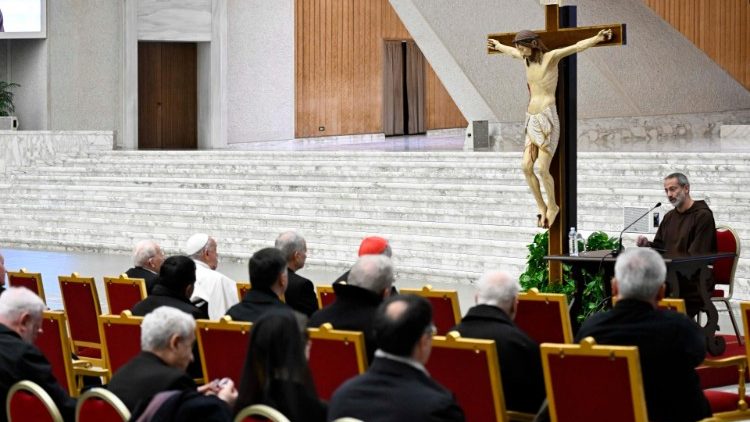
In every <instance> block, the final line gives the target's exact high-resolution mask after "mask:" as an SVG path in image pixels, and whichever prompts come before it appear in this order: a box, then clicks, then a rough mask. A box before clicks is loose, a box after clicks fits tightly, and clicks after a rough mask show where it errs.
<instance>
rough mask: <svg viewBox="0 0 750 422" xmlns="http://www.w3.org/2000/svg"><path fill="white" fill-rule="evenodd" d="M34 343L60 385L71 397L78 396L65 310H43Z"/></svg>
mask: <svg viewBox="0 0 750 422" xmlns="http://www.w3.org/2000/svg"><path fill="white" fill-rule="evenodd" d="M35 344H36V347H38V348H39V350H41V351H42V353H44V357H46V358H47V360H48V361H49V363H50V365H52V374H53V375H54V376H55V379H57V382H58V383H60V386H62V388H63V389H64V390H67V391H68V394H70V395H71V396H72V397H76V396H78V387H77V386H76V382H75V376H74V375H73V360H72V357H71V356H72V355H71V353H70V338H69V337H68V327H67V325H65V312H63V311H45V312H44V314H43V320H42V333H41V334H39V337H37V339H36V342H35Z"/></svg>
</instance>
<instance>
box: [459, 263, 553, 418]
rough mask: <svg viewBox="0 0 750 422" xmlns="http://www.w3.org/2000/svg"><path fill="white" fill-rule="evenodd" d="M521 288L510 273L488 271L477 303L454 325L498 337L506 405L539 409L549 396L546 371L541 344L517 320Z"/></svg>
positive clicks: (479, 287)
mask: <svg viewBox="0 0 750 422" xmlns="http://www.w3.org/2000/svg"><path fill="white" fill-rule="evenodd" d="M519 289H520V286H519V285H518V281H516V280H514V279H513V278H512V277H511V276H510V275H508V274H507V273H504V272H500V271H495V272H488V273H486V274H484V275H483V276H482V277H481V278H480V279H479V281H478V282H477V284H476V296H475V300H476V303H477V305H476V306H474V307H473V308H471V309H469V312H467V313H466V316H464V318H463V319H462V320H461V323H460V324H458V325H457V326H456V327H455V328H453V329H454V330H456V331H458V332H459V333H461V337H469V338H480V339H487V340H495V346H496V347H497V356H498V360H499V361H500V376H501V379H502V383H503V394H504V396H505V406H506V407H507V408H508V409H510V410H515V411H519V412H526V413H536V412H537V411H538V410H539V406H541V404H542V401H544V397H545V390H544V373H543V371H542V360H541V355H540V352H539V345H538V344H537V343H536V342H535V341H534V340H532V339H531V338H530V337H529V336H528V335H527V334H526V333H524V332H523V331H522V330H521V329H520V328H518V326H516V324H514V323H513V318H514V317H515V315H516V309H517V308H516V307H517V305H518V291H519Z"/></svg>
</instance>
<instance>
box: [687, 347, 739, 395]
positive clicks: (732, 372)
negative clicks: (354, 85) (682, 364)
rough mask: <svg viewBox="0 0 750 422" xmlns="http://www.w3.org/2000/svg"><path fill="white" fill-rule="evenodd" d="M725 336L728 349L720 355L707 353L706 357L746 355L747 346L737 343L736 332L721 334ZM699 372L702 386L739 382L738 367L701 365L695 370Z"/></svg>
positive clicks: (711, 386)
mask: <svg viewBox="0 0 750 422" xmlns="http://www.w3.org/2000/svg"><path fill="white" fill-rule="evenodd" d="M719 335H721V337H723V338H724V341H725V343H726V345H727V348H726V350H724V353H722V354H721V355H719V356H711V355H710V354H708V353H706V358H711V359H724V358H728V357H731V356H744V355H745V346H744V345H741V344H739V343H737V337H736V336H735V335H734V334H719ZM695 371H696V372H697V373H698V377H699V378H700V381H701V388H703V389H706V388H715V387H723V386H726V385H734V384H737V367H735V366H728V367H726V368H708V367H705V366H699V367H698V368H696V370H695ZM745 379H746V380H750V378H748V376H747V375H746V376H745Z"/></svg>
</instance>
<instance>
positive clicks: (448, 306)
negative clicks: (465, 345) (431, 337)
mask: <svg viewBox="0 0 750 422" xmlns="http://www.w3.org/2000/svg"><path fill="white" fill-rule="evenodd" d="M427 300H429V301H430V303H431V304H432V321H433V322H434V324H435V328H437V334H438V335H440V336H444V335H445V334H446V333H448V331H449V330H450V329H451V328H453V327H455V326H456V324H458V323H459V321H456V316H455V314H454V313H453V302H452V301H451V300H450V298H448V297H428V298H427Z"/></svg>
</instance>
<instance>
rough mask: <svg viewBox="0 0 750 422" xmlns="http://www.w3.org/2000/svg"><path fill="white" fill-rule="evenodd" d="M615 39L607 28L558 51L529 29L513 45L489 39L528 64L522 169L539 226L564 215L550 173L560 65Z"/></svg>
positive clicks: (493, 46) (490, 44) (555, 138)
mask: <svg viewBox="0 0 750 422" xmlns="http://www.w3.org/2000/svg"><path fill="white" fill-rule="evenodd" d="M611 38H612V30H611V29H603V30H601V31H599V33H598V34H596V35H595V36H593V37H591V38H587V39H585V40H581V41H579V42H577V43H575V44H573V45H570V46H567V47H561V48H558V49H555V50H549V49H547V47H545V45H544V43H542V40H541V39H540V38H539V35H538V34H536V33H535V32H533V31H529V30H523V31H520V32H518V34H516V37H515V38H514V39H513V46H507V45H504V44H501V43H500V42H498V41H497V40H493V39H491V38H490V39H488V40H487V47H489V48H490V49H492V50H495V51H497V52H499V53H501V54H505V55H507V56H510V57H512V58H515V59H523V60H524V61H525V63H526V81H527V83H528V88H529V96H530V98H529V106H528V108H527V110H526V122H525V124H524V126H525V132H526V141H525V146H524V152H523V163H522V166H523V174H524V177H525V178H526V183H528V185H529V189H530V190H531V193H532V194H533V195H534V200H536V204H537V207H538V209H539V214H537V226H539V227H545V228H548V227H550V226H552V223H554V222H555V218H556V217H557V214H558V213H559V212H560V207H559V206H558V205H557V202H556V201H555V180H554V179H553V178H552V174H550V171H549V168H550V164H551V163H552V157H554V155H555V150H556V149H557V142H558V140H559V139H560V121H559V119H558V117H557V107H556V104H555V90H556V89H557V74H558V72H557V65H558V63H560V60H562V59H563V58H565V57H567V56H570V55H571V54H575V53H578V52H581V51H583V50H586V49H588V48H590V47H593V46H595V45H596V44H598V43H600V42H602V41H605V40H609V39H611ZM535 163H538V175H537V174H535V173H534V164H535ZM540 181H541V184H542V185H544V191H545V192H546V194H547V202H546V203H545V201H544V198H543V197H542V191H541V187H540Z"/></svg>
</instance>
